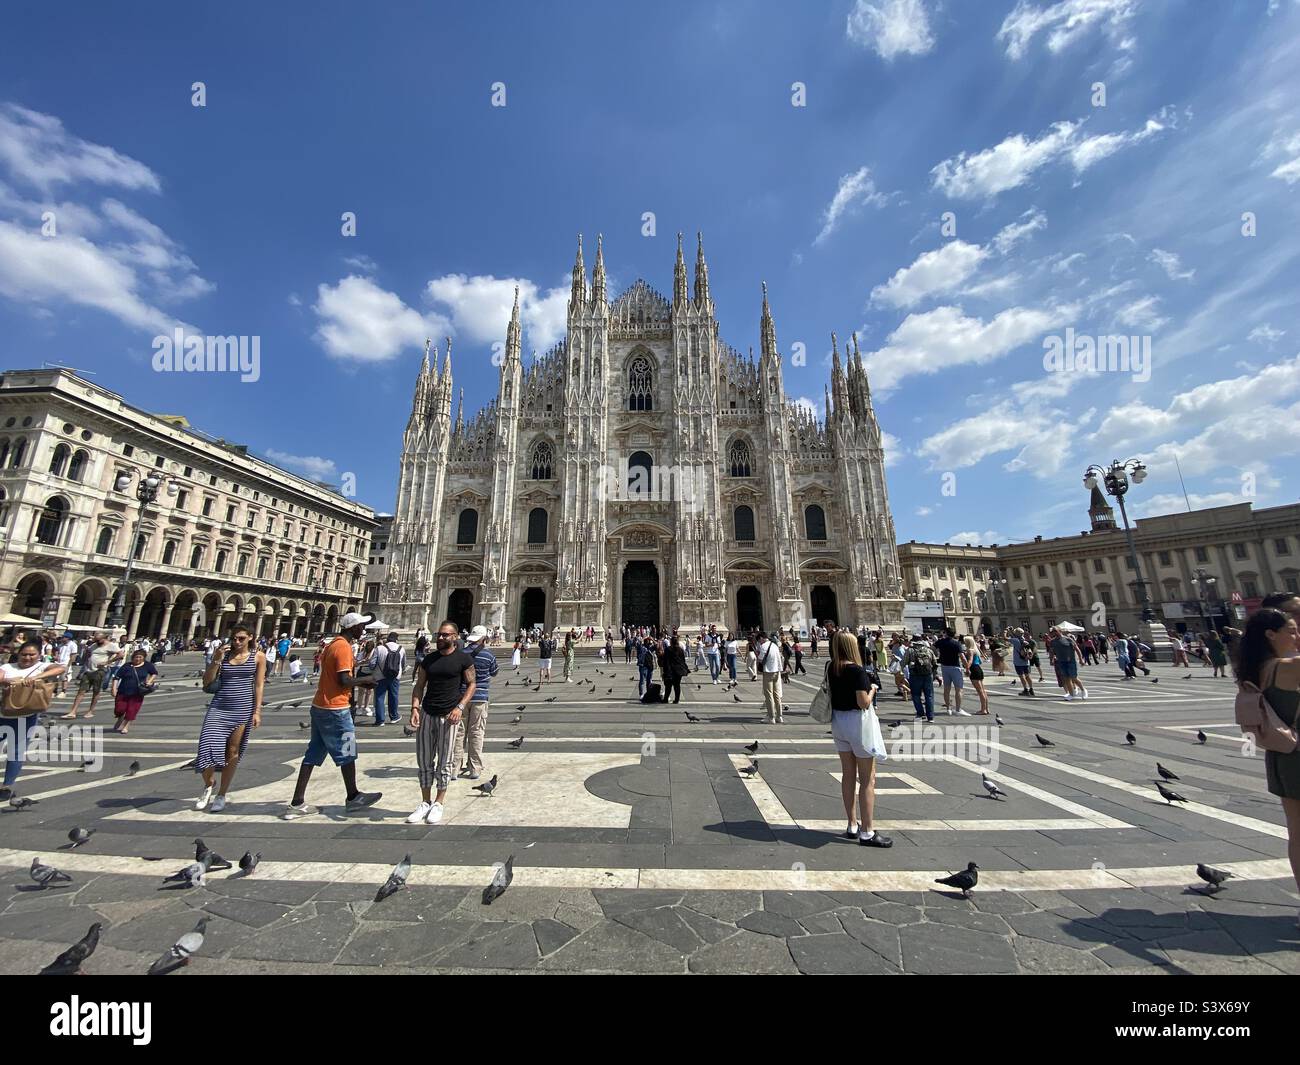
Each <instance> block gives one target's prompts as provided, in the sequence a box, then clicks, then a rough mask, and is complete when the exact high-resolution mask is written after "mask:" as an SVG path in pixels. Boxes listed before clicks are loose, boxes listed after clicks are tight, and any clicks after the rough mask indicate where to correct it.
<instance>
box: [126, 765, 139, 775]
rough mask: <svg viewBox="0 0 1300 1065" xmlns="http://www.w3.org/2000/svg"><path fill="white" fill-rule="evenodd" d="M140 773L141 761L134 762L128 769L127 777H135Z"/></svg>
mask: <svg viewBox="0 0 1300 1065" xmlns="http://www.w3.org/2000/svg"><path fill="white" fill-rule="evenodd" d="M138 772H140V763H139V761H135V762H132V763H131V764H130V765H129V766H127V767H126V775H127V776H128V777H133V776H135V775H136V774H137V773H138Z"/></svg>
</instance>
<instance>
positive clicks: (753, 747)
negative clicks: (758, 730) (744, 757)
mask: <svg viewBox="0 0 1300 1065" xmlns="http://www.w3.org/2000/svg"><path fill="white" fill-rule="evenodd" d="M745 750H747V751H748V752H749V753H750V754H754V753H755V752H756V751H757V750H758V740H755V741H754V742H753V743H747V744H745Z"/></svg>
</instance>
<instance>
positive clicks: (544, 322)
mask: <svg viewBox="0 0 1300 1065" xmlns="http://www.w3.org/2000/svg"><path fill="white" fill-rule="evenodd" d="M516 285H517V286H519V316H520V324H521V325H522V326H523V329H524V332H525V333H526V334H527V343H528V344H529V346H530V347H532V348H534V349H536V350H537V351H546V350H547V349H548V348H550V347H551V346H552V345H553V344H554V343H555V342H556V341H558V340H559V339H560V338H561V337H562V336H564V331H565V329H566V328H567V326H568V302H569V288H568V286H567V284H566V285H562V286H557V287H556V288H552V289H549V290H546V291H542V290H541V289H539V288H538V286H537V285H536V284H535V283H534V282H532V281H529V280H528V279H527V278H514V277H493V276H491V275H486V276H474V277H469V276H467V275H465V274H444V275H443V276H442V277H435V278H434V279H433V280H432V281H430V282H429V283H428V285H427V286H426V287H425V294H426V295H427V297H428V298H429V300H430V302H431V303H433V304H434V305H435V306H436V307H437V308H438V311H439V313H442V314H445V315H446V316H447V317H449V318H450V319H451V322H452V326H453V328H454V329H455V334H456V337H457V338H458V339H464V340H468V341H470V342H471V343H475V344H490V343H494V342H496V341H504V340H505V338H506V327H507V326H508V325H509V324H510V312H511V309H512V308H513V307H514V301H515V286H516Z"/></svg>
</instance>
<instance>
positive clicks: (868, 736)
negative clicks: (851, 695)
mask: <svg viewBox="0 0 1300 1065" xmlns="http://www.w3.org/2000/svg"><path fill="white" fill-rule="evenodd" d="M831 735H832V736H833V737H834V738H835V749H836V750H837V751H852V752H853V754H854V756H855V757H857V758H878V759H879V760H880V761H882V762H883V761H885V760H887V759H888V758H889V752H888V750H886V748H885V737H884V736H883V735H882V734H881V732H880V720H879V719H878V718H877V717H876V712H875V711H874V710H858V711H849V710H835V711H833V712H832V713H831Z"/></svg>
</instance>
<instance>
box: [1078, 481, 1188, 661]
mask: <svg viewBox="0 0 1300 1065" xmlns="http://www.w3.org/2000/svg"><path fill="white" fill-rule="evenodd" d="M1146 476H1147V468H1146V465H1145V464H1143V463H1142V462H1140V461H1139V460H1137V459H1127V460H1124V461H1121V460H1119V459H1113V460H1112V461H1111V464H1110V465H1109V466H1097V465H1095V464H1094V465H1092V466H1089V467H1088V468H1087V470H1086V471H1084V475H1083V486H1084V488H1086V489H1088V491H1090V492H1091V491H1092V490H1093V489H1094V488H1096V487H1097V481H1098V479H1100V480H1101V483H1102V484H1103V485H1104V487H1105V489H1106V494H1107V495H1109V496H1111V497H1112V498H1114V499H1116V500H1117V501H1118V502H1119V513H1120V517H1121V518H1123V520H1124V537H1125V539H1126V540H1127V541H1128V557H1129V564H1130V565H1131V566H1132V567H1133V574H1134V583H1135V584H1136V585H1137V590H1138V598H1139V600H1140V601H1141V604H1142V626H1141V627H1142V636H1143V638H1144V639H1145V641H1146V643H1147V644H1148V645H1150V646H1151V647H1152V648H1154V649H1156V650H1165V649H1166V648H1167V647H1168V646H1169V637H1168V635H1167V634H1166V633H1165V630H1164V626H1161V635H1160V636H1159V637H1158V638H1157V636H1156V634H1155V620H1156V612H1155V608H1154V607H1153V606H1152V605H1151V597H1150V595H1148V594H1147V582H1146V581H1145V580H1143V579H1142V563H1141V561H1140V560H1139V559H1138V553H1137V545H1136V543H1134V540H1133V528H1132V526H1131V525H1129V521H1128V508H1127V507H1125V506H1124V497H1125V496H1126V495H1127V494H1128V490H1129V487H1130V485H1133V484H1141V483H1142V482H1143V481H1145V480H1146Z"/></svg>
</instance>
